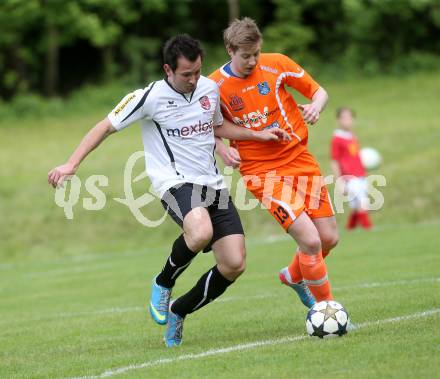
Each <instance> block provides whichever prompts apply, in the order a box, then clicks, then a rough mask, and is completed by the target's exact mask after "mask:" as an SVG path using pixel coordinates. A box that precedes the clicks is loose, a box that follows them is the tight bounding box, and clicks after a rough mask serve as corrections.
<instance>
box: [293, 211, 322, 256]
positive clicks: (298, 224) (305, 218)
mask: <svg viewBox="0 0 440 379" xmlns="http://www.w3.org/2000/svg"><path fill="white" fill-rule="evenodd" d="M287 232H288V233H289V234H290V235H291V236H292V237H293V239H294V240H295V241H296V242H297V244H298V247H299V249H300V250H301V251H303V252H305V253H312V254H313V253H317V252H319V250H320V249H321V238H320V236H319V232H318V229H317V228H316V226H315V224H314V223H313V221H312V219H311V218H310V217H309V215H308V214H307V213H306V212H302V213H301V214H300V215H299V216H298V217H297V218H296V220H295V222H294V223H293V224H292V225H290V227H289V229H288V230H287Z"/></svg>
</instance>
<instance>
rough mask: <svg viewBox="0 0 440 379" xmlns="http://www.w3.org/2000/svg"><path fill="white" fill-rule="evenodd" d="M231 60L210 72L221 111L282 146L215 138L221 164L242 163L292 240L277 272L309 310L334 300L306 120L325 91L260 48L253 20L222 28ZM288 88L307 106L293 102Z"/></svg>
mask: <svg viewBox="0 0 440 379" xmlns="http://www.w3.org/2000/svg"><path fill="white" fill-rule="evenodd" d="M224 41H225V46H226V49H227V52H228V54H229V56H230V58H231V60H230V62H228V63H226V64H225V65H223V66H221V67H220V68H219V69H218V70H216V71H215V72H214V73H212V74H211V75H210V78H211V79H213V80H214V81H215V82H216V83H217V85H218V87H219V89H220V97H221V106H222V113H223V116H224V117H225V118H227V119H229V120H231V121H233V122H234V123H235V124H236V125H238V126H241V127H244V128H248V129H251V130H263V129H270V128H281V129H284V130H285V131H287V132H288V133H289V135H290V136H291V138H292V139H291V141H290V142H289V143H287V144H277V143H271V142H269V143H264V144H263V143H259V142H254V141H232V145H233V146H234V147H235V148H236V150H234V148H230V147H227V146H226V145H224V144H223V142H222V141H217V151H218V153H219V155H220V156H221V157H222V159H223V160H224V161H225V163H226V164H229V165H233V166H234V165H239V169H240V172H241V175H242V177H243V180H244V181H245V183H246V186H247V188H248V190H249V191H250V192H252V194H253V195H254V196H255V197H256V198H257V199H258V200H260V201H261V202H262V203H263V205H264V206H265V207H266V208H267V209H268V210H269V212H270V213H271V214H272V216H273V217H274V218H275V219H276V221H278V223H279V224H280V225H281V226H282V227H283V228H284V230H286V232H287V233H289V234H290V235H291V236H292V237H293V238H294V239H295V241H296V242H297V245H298V247H297V249H296V250H295V249H294V248H292V253H293V260H292V262H291V264H290V265H288V266H287V267H285V268H283V269H281V271H280V273H279V277H280V280H281V282H282V283H283V284H286V285H288V286H289V287H291V288H293V289H294V290H295V291H296V292H297V293H298V295H299V297H300V299H301V301H302V302H303V303H304V305H306V306H307V307H310V306H312V305H313V304H314V302H315V301H322V300H331V299H332V298H333V296H332V292H331V287H330V283H329V280H328V276H327V268H326V265H325V262H324V259H323V258H325V257H326V256H327V255H328V253H329V252H330V250H331V249H332V248H333V247H334V246H335V245H336V244H337V242H338V231H337V226H336V220H335V217H334V212H333V208H332V205H331V202H330V199H329V195H328V192H327V189H326V187H325V185H323V178H322V175H321V171H320V169H319V166H318V163H317V162H316V160H315V158H314V157H313V156H312V154H310V152H309V151H308V149H307V139H308V129H307V124H309V125H314V124H316V122H317V121H318V120H319V116H320V113H321V112H322V111H323V109H324V107H325V105H326V103H327V100H328V96H327V92H326V91H325V90H324V88H322V87H321V86H320V85H319V84H318V83H317V82H316V81H315V80H313V78H312V77H311V76H310V75H309V74H308V73H307V72H305V71H304V69H303V68H302V67H301V66H299V65H298V64H297V63H295V62H294V61H293V60H291V59H290V58H289V57H287V56H285V55H282V54H263V53H261V45H262V35H261V33H260V31H259V29H258V26H257V25H256V23H255V22H254V21H253V20H252V19H250V18H244V19H241V20H235V21H233V22H232V23H231V24H230V25H229V27H228V28H227V29H226V30H225V31H224ZM287 87H291V88H292V89H294V90H296V91H298V92H299V93H301V94H302V95H304V96H305V97H306V98H308V99H310V103H308V104H304V105H300V104H297V102H296V101H295V99H294V97H293V96H292V95H291V94H290V93H289V92H288V91H287Z"/></svg>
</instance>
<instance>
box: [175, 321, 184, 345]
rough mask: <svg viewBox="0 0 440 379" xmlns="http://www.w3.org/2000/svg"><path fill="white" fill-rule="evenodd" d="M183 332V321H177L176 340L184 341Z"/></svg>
mask: <svg viewBox="0 0 440 379" xmlns="http://www.w3.org/2000/svg"><path fill="white" fill-rule="evenodd" d="M182 332H183V319H180V318H179V319H178V320H177V321H176V333H175V339H176V340H181V339H182Z"/></svg>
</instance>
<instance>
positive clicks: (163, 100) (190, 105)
mask: <svg viewBox="0 0 440 379" xmlns="http://www.w3.org/2000/svg"><path fill="white" fill-rule="evenodd" d="M108 118H109V120H110V122H111V123H112V125H113V127H114V128H115V129H117V130H122V129H124V128H125V127H127V126H129V125H131V124H133V123H134V122H135V121H138V120H140V121H141V126H142V139H143V143H144V150H145V160H146V169H147V174H148V176H149V177H150V179H151V182H152V184H153V187H154V189H155V190H156V191H157V192H158V193H159V194H160V196H161V197H162V196H163V194H164V192H165V191H166V190H167V189H169V188H170V187H172V186H175V185H177V184H180V183H196V184H200V185H206V186H209V187H212V188H214V189H221V188H225V187H226V185H225V183H224V181H223V177H222V176H221V175H220V174H219V170H218V169H217V166H216V161H215V157H214V152H215V138H214V127H216V126H218V125H221V124H222V123H223V116H222V114H221V111H220V97H219V93H218V87H217V85H216V84H215V82H213V81H212V80H210V79H208V78H206V77H204V76H201V77H200V79H199V81H198V83H197V87H196V89H195V91H194V92H193V93H192V94H182V93H180V92H177V91H176V90H175V89H174V88H172V87H171V85H170V84H169V83H168V82H167V81H166V80H160V81H157V82H153V83H151V84H150V85H149V86H148V87H146V88H144V89H138V90H136V91H134V92H132V93H130V94H128V95H127V96H125V97H124V98H123V99H122V101H121V102H120V103H119V104H118V105H117V106H116V107H115V108H114V109H113V110H112V111H111V112H110V113H109V114H108Z"/></svg>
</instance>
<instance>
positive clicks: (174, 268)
mask: <svg viewBox="0 0 440 379" xmlns="http://www.w3.org/2000/svg"><path fill="white" fill-rule="evenodd" d="M196 255H197V252H196V253H194V252H193V251H191V250H190V249H189V248H188V246H187V245H186V242H185V239H184V238H183V234H181V235H180V236H179V237H178V238H177V239H176V240H175V241H174V244H173V249H172V250H171V254H170V256H169V257H168V259H167V261H166V263H165V266H163V269H162V271H161V273H160V274H159V275H158V276H157V278H156V283H157V284H159V285H160V286H162V287H166V288H172V287H174V284H175V283H176V279H177V278H178V276H179V275H180V274H181V273H182V272H183V271H185V269H186V268H187V267H188V266H189V264H190V263H191V261H192V259H193V258H194V257H195V256H196Z"/></svg>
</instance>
